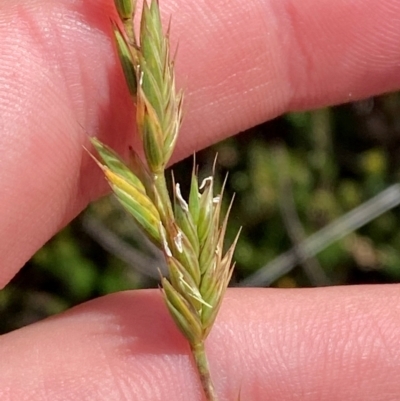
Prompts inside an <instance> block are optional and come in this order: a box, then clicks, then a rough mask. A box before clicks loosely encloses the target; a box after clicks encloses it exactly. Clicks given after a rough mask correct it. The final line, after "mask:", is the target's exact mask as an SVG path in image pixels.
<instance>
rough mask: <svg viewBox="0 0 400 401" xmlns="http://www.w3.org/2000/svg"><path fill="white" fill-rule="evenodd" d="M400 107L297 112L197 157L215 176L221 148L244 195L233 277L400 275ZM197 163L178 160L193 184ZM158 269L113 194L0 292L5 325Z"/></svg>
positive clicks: (231, 184)
mask: <svg viewBox="0 0 400 401" xmlns="http://www.w3.org/2000/svg"><path fill="white" fill-rule="evenodd" d="M399 110H400V97H399V95H398V94H389V95H386V96H382V97H378V98H374V99H368V100H364V101H360V102H357V103H352V104H347V105H342V106H338V107H334V108H327V109H322V110H318V111H313V112H307V113H293V114H288V115H286V116H283V117H280V118H277V119H275V120H273V121H269V122H267V123H265V124H262V125H260V126H257V127H255V128H253V129H251V130H249V131H246V132H243V133H241V134H239V135H237V136H236V137H234V138H231V139H228V140H226V141H224V142H222V143H219V144H218V145H216V146H214V147H212V148H209V149H205V150H203V151H202V152H200V153H199V154H198V155H197V162H198V164H199V165H200V166H201V170H200V171H201V172H202V173H201V174H203V175H204V176H206V175H207V172H208V173H209V172H210V171H211V169H212V165H213V161H214V157H215V153H216V152H218V177H219V178H218V179H219V181H220V183H222V181H223V179H224V177H225V175H226V173H227V172H229V176H228V180H227V187H226V194H227V196H226V198H225V199H226V200H227V203H228V198H229V197H230V196H232V194H233V193H235V194H236V199H235V203H234V206H233V209H232V214H231V222H230V226H229V232H228V234H227V240H228V241H232V239H233V238H234V236H235V234H236V232H237V230H238V229H239V227H241V226H242V227H243V229H242V234H241V237H240V241H239V243H238V246H237V251H236V254H235V258H236V261H237V267H236V271H235V274H234V278H233V280H232V285H236V286H238V285H257V286H267V285H270V286H274V287H306V286H324V285H344V284H361V283H391V282H398V281H399V280H400V250H399V244H400V231H399V228H400V211H399V208H397V207H396V206H397V203H399V202H400V189H399V186H398V184H397V182H398V181H399V178H400V157H399V151H400V113H399ZM192 163H193V161H192V160H191V159H187V160H184V161H182V162H181V163H179V164H178V165H175V166H173V170H174V174H175V177H176V180H177V181H178V182H181V183H182V186H183V192H184V193H185V192H187V187H188V178H190V177H188V176H187V172H188V171H190V170H191V168H192ZM356 208H358V209H356ZM354 210H356V212H357V213H354ZM342 216H344V217H342ZM353 223H354V224H353ZM324 227H325V228H324ZM355 228H356V229H355ZM320 230H322V231H320ZM315 233H316V234H315ZM313 234H315V235H313ZM324 241H325V242H324ZM158 268H163V261H162V258H161V257H160V255H159V253H158V252H157V250H155V249H154V248H153V247H152V246H151V244H149V243H148V241H146V240H144V238H143V236H142V235H141V232H139V231H138V229H137V228H135V226H134V223H133V221H132V219H131V218H130V217H129V216H127V215H126V214H125V212H124V211H123V210H121V208H120V207H119V206H118V204H117V203H116V201H115V200H114V199H113V198H112V197H107V198H104V199H102V200H100V201H98V202H97V203H95V204H93V205H91V206H90V207H89V208H88V209H87V210H86V211H85V212H83V213H82V214H81V215H80V216H79V217H77V218H76V219H75V220H74V221H73V222H72V223H71V224H70V225H69V226H68V227H66V228H65V229H64V230H63V231H62V232H60V233H59V234H58V235H57V236H55V237H54V238H53V239H51V240H50V241H49V242H48V243H47V244H46V245H45V246H44V247H43V248H42V249H41V250H39V251H38V252H37V254H36V255H35V256H34V257H33V258H32V259H31V260H30V261H29V262H28V263H27V264H26V266H25V267H24V268H23V269H22V270H21V272H20V273H19V274H18V275H17V276H16V277H15V278H14V279H13V280H12V282H11V283H10V284H9V285H8V286H7V287H6V289H4V290H3V291H1V292H0V316H1V319H0V333H1V332H3V333H4V332H7V331H10V330H13V329H16V328H18V327H21V326H23V325H26V324H28V323H31V322H34V321H36V320H39V319H42V318H44V317H46V316H49V315H51V314H54V313H58V312H61V311H63V310H65V309H66V308H69V307H71V306H73V305H76V304H78V303H81V302H84V301H87V300H89V299H92V298H94V297H98V296H101V295H105V294H108V293H111V292H115V291H121V290H127V289H135V288H148V287H157V285H158V277H159V273H158Z"/></svg>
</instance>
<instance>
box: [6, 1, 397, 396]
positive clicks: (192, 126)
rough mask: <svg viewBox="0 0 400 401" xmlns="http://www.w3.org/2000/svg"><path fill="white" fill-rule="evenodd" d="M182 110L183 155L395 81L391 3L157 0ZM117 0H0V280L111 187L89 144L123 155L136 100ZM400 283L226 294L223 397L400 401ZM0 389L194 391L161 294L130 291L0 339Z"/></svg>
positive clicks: (216, 354)
mask: <svg viewBox="0 0 400 401" xmlns="http://www.w3.org/2000/svg"><path fill="white" fill-rule="evenodd" d="M161 9H162V11H163V15H164V16H165V17H166V19H165V20H166V21H167V17H168V15H172V21H173V23H172V27H173V28H172V42H173V45H174V43H175V44H176V43H177V40H179V42H180V44H179V53H178V61H177V75H178V83H179V84H180V85H182V86H184V87H185V88H186V94H187V96H186V98H187V101H186V106H185V109H186V115H185V123H184V127H183V130H182V137H181V140H180V141H179V143H178V146H177V150H176V153H175V156H174V157H175V160H178V159H181V158H183V157H185V156H188V155H189V154H191V153H192V152H193V151H194V150H197V149H200V148H203V147H204V146H206V145H209V144H211V143H214V142H216V141H218V140H221V139H223V138H225V137H228V136H230V135H234V134H235V133H237V132H239V131H241V130H244V129H245V128H249V127H251V126H253V125H255V124H257V123H260V122H262V121H266V120H268V119H270V118H272V117H275V116H277V115H279V114H281V113H284V112H286V111H291V110H300V109H309V108H315V107H319V106H324V105H327V104H336V103H341V102H346V101H349V100H356V99H360V98H364V97H368V96H372V95H376V94H379V93H383V92H387V91H394V90H398V89H399V88H400V2H399V1H397V0H380V1H376V0H341V1H334V0H297V1H296V0H292V1H281V0H270V1H267V0H254V1H247V2H246V1H240V0H231V1H223V0H203V1H197V2H196V1H194V2H192V1H191V2H188V1H186V0H164V1H163V2H162V4H161ZM110 16H111V17H115V13H114V11H113V5H112V1H111V0H81V1H74V2H71V1H67V0H54V1H51V0H50V1H49V0H46V1H45V0H31V1H29V2H25V1H21V2H18V1H3V2H2V3H1V5H0V37H1V38H2V40H1V41H0V57H1V60H2V61H1V63H0V126H1V134H0V154H1V157H0V183H1V190H0V205H1V209H0V210H1V214H0V227H1V230H0V254H1V269H0V286H1V287H3V286H5V285H6V284H7V283H8V282H9V280H10V279H11V278H12V277H13V276H14V275H15V274H16V273H17V271H18V270H19V269H20V268H21V266H22V265H23V264H24V263H25V262H26V261H27V260H28V259H29V258H30V257H31V256H32V254H33V253H34V252H35V251H36V250H37V249H39V248H40V247H41V246H42V245H43V244H44V243H45V242H46V241H47V240H48V239H49V238H50V237H51V236H52V235H54V234H55V233H56V232H57V231H58V230H59V229H60V228H62V227H63V226H64V225H65V224H67V223H68V222H69V221H70V220H71V218H72V217H73V216H75V215H76V214H77V213H79V212H80V211H81V210H82V209H83V208H84V207H85V206H86V205H87V204H88V202H90V201H92V200H94V199H96V198H97V197H98V196H99V195H100V194H101V193H104V190H105V185H104V180H103V178H102V177H101V173H100V172H99V171H98V168H97V167H96V166H95V165H94V163H93V161H91V160H90V159H89V157H88V156H87V154H86V153H85V151H84V150H83V146H87V145H88V140H87V135H88V133H89V134H90V135H97V136H99V137H100V139H102V140H103V141H106V142H107V143H108V144H110V145H111V146H113V147H115V148H116V149H118V150H119V151H121V152H124V151H126V149H127V146H128V143H131V142H132V141H131V137H132V127H133V126H134V124H133V120H132V106H131V103H130V100H129V96H128V94H127V90H126V87H125V84H124V81H123V78H122V74H121V72H120V68H119V64H118V60H117V58H116V57H115V55H114V53H113V50H112V43H111V40H110V26H109V25H110V22H109V18H110ZM399 312H400V287H399V286H398V285H390V286H389V285H388V286H378V285H377V286H359V287H336V288H328V289H327V288H323V289H304V290H270V289H253V290H249V289H246V290H231V291H229V292H228V294H227V297H226V299H225V302H224V304H223V307H222V310H221V314H220V316H219V318H218V320H217V323H216V326H215V328H214V331H213V332H212V334H211V335H210V338H209V340H208V343H207V344H208V355H209V358H210V364H211V369H212V375H213V378H214V380H215V383H216V387H217V391H218V393H219V395H220V397H221V400H228V399H229V400H236V399H237V397H238V393H239V390H240V397H241V399H242V400H246V401H250V400H259V401H264V400H308V401H309V400H315V401H319V400H352V401H354V400H360V401H361V400H362V401H366V400H379V401H382V400H396V399H398V398H399V397H400V380H399V368H400V313H399ZM0 356H1V357H0V399H1V400H2V401H11V400H18V401H20V400H25V399H27V400H30V401H39V400H41V401H42V400H47V399H48V400H63V401H69V400H71V401H76V400H81V401H84V400H88V401H89V400H90V401H100V400H107V401H108V400H141V401H144V400H171V399H173V400H193V401H195V400H198V401H200V400H201V399H202V398H201V397H202V396H201V390H200V386H199V383H198V378H197V377H196V373H195V370H194V367H193V364H192V362H191V359H190V357H189V351H188V346H187V344H186V342H185V340H184V339H183V338H182V336H181V335H180V334H179V333H178V331H177V330H176V328H175V327H174V325H173V323H172V321H171V319H170V317H169V316H168V314H167V311H166V309H165V307H164V305H163V303H162V299H161V297H160V293H159V292H158V291H156V290H153V291H138V292H135V291H133V292H126V293H121V294H114V295H110V296H107V297H104V298H101V299H97V300H95V301H92V302H89V303H86V304H83V305H81V306H79V307H77V308H74V309H72V310H70V311H68V312H67V313H64V314H62V315H60V316H57V317H55V318H52V319H48V320H45V321H43V322H40V323H37V324H34V325H31V326H29V327H26V328H23V329H21V330H18V331H16V332H13V333H10V334H7V335H4V336H2V337H0Z"/></svg>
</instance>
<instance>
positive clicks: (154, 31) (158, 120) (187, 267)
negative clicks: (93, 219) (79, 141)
mask: <svg viewBox="0 0 400 401" xmlns="http://www.w3.org/2000/svg"><path fill="white" fill-rule="evenodd" d="M115 5H116V8H117V11H118V14H119V17H120V21H119V22H114V23H113V31H114V39H115V44H116V49H117V53H118V56H119V59H120V62H121V66H122V70H123V72H124V76H125V79H126V83H127V86H128V89H129V92H130V94H131V96H132V98H133V100H134V102H135V103H136V122H137V128H138V133H139V135H140V139H141V142H142V145H143V150H144V155H145V161H142V160H141V159H140V157H139V156H138V154H137V153H136V152H135V151H134V150H131V152H130V157H129V160H128V161H127V162H125V161H124V160H122V159H121V158H120V157H119V156H118V154H116V153H115V152H114V151H113V150H112V149H110V148H109V147H107V146H106V145H105V144H103V143H101V142H100V141H98V140H97V139H92V144H93V146H94V147H95V149H96V150H97V152H98V154H99V161H98V163H99V165H100V167H101V168H102V170H103V172H104V175H105V177H106V179H107V180H108V182H109V184H110V186H111V188H112V190H113V192H114V194H115V195H116V197H117V198H118V200H119V201H120V203H121V204H122V205H123V206H124V208H125V209H126V210H127V211H128V212H129V213H130V214H131V215H132V216H133V217H134V218H135V220H136V222H137V224H138V225H139V226H140V227H141V228H142V229H143V231H144V233H145V234H146V235H147V236H148V237H149V238H150V239H151V240H152V241H153V242H154V243H155V244H156V245H157V246H158V247H159V248H160V249H161V250H162V252H163V253H164V256H165V259H166V262H167V265H168V272H169V275H168V277H163V278H162V279H161V285H162V294H163V297H164V300H165V303H166V305H167V307H168V310H169V312H170V314H171V316H172V318H173V319H174V321H175V323H176V325H177V326H178V328H179V329H180V331H181V332H182V334H183V335H184V336H185V337H186V339H187V340H188V341H189V344H190V348H191V350H192V353H193V356H194V360H195V363H196V367H197V369H198V372H199V375H200V380H201V383H202V386H203V389H204V391H205V394H206V397H207V399H208V400H210V401H211V400H216V399H217V397H216V394H215V390H214V387H213V384H212V381H211V378H210V373H209V367H208V361H207V358H206V354H205V349H204V342H205V339H206V338H207V336H208V334H209V332H210V330H211V328H212V326H213V323H214V321H215V318H216V316H217V313H218V310H219V307H220V305H221V301H222V298H223V295H224V292H225V290H226V288H227V286H228V283H229V280H230V277H231V274H232V269H233V263H232V256H233V252H234V248H235V245H236V241H234V243H233V244H232V245H231V247H230V248H229V249H228V250H227V251H226V252H224V251H223V245H224V237H225V231H226V226H227V219H228V214H229V211H228V213H227V214H226V216H225V217H224V218H221V217H220V215H221V204H222V192H223V190H222V191H221V194H219V195H215V194H214V177H213V175H211V176H210V177H207V178H206V179H204V180H203V181H202V182H201V183H199V181H198V177H197V174H196V169H195V168H194V169H193V172H192V177H191V186H190V192H189V198H188V200H187V201H186V200H185V199H184V198H183V197H182V194H181V191H180V186H179V184H175V183H174V185H173V194H172V200H171V197H170V195H169V193H168V189H167V184H166V180H165V169H166V166H167V164H168V162H169V159H170V157H171V155H172V153H173V151H174V147H175V144H176V141H177V138H178V134H179V130H180V127H181V122H182V101H183V94H182V91H177V90H176V87H175V75H174V60H173V59H172V58H171V55H170V46H169V27H168V30H167V31H166V32H165V33H164V31H163V28H162V24H161V18H160V11H159V5H158V1H157V0H151V1H150V3H147V2H146V1H145V2H144V5H143V10H142V14H141V18H140V30H139V31H140V34H139V37H138V38H136V37H135V34H134V28H133V18H134V14H135V6H136V4H135V1H133V0H115ZM213 173H214V172H213Z"/></svg>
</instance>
